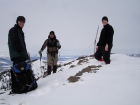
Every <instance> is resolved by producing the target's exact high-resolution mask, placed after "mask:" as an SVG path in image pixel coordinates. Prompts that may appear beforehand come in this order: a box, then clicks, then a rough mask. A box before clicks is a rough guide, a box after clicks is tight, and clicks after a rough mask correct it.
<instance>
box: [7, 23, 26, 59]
mask: <svg viewBox="0 0 140 105" xmlns="http://www.w3.org/2000/svg"><path fill="white" fill-rule="evenodd" d="M8 47H9V54H10V58H11V60H13V58H16V57H23V58H24V59H25V60H27V58H28V54H27V50H26V44H25V41H24V33H23V31H22V28H20V27H19V26H18V25H17V24H16V25H15V26H14V27H13V28H11V29H10V30H9V35H8Z"/></svg>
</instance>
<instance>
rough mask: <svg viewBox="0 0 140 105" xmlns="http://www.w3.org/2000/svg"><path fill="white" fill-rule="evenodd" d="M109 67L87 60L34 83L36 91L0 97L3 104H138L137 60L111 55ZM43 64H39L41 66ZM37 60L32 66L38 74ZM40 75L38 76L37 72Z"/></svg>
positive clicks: (139, 72)
mask: <svg viewBox="0 0 140 105" xmlns="http://www.w3.org/2000/svg"><path fill="white" fill-rule="evenodd" d="M111 61H112V62H111V64H109V65H105V64H104V63H101V62H98V61H96V60H95V59H92V58H90V57H88V62H84V63H82V65H77V62H78V60H75V61H74V62H72V64H70V65H67V66H62V67H61V68H59V69H58V71H59V72H57V73H56V74H52V75H50V76H47V77H45V78H41V79H39V80H38V88H37V89H36V90H34V91H31V92H28V93H27V94H15V95H8V93H9V92H10V91H7V92H6V93H4V94H1V95H0V104H3V105H140V58H134V57H129V56H127V55H122V54H113V55H111ZM41 65H43V63H41ZM71 65H75V67H73V68H69V67H70V66H71ZM91 65H102V67H100V68H99V70H97V72H96V73H94V72H92V73H84V74H83V75H82V76H80V80H79V81H78V82H75V83H69V82H68V80H67V79H68V78H69V77H70V76H74V75H75V74H76V73H78V72H79V71H81V70H82V69H83V68H86V67H87V66H91ZM39 68H40V61H36V62H34V64H33V69H34V72H36V71H39ZM40 74H41V73H40Z"/></svg>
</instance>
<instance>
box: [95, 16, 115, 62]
mask: <svg viewBox="0 0 140 105" xmlns="http://www.w3.org/2000/svg"><path fill="white" fill-rule="evenodd" d="M102 23H103V26H104V28H103V29H102V31H101V34H100V38H99V41H98V43H97V46H96V50H97V51H96V53H95V58H96V59H97V60H98V61H105V63H106V64H110V53H111V49H112V46H113V34H114V29H113V27H112V26H111V25H109V24H108V18H107V17H106V16H104V17H103V18H102ZM102 56H103V58H102Z"/></svg>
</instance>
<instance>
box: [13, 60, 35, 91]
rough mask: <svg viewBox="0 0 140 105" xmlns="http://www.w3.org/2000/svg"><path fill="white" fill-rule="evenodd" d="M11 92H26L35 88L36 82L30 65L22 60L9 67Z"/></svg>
mask: <svg viewBox="0 0 140 105" xmlns="http://www.w3.org/2000/svg"><path fill="white" fill-rule="evenodd" d="M11 81H12V86H11V88H12V92H11V93H18V94H20V93H26V92H29V91H31V90H34V89H36V88H37V82H36V79H35V77H34V75H33V71H32V70H31V67H30V65H29V64H28V63H27V62H22V63H19V64H16V65H14V66H13V67H12V68H11Z"/></svg>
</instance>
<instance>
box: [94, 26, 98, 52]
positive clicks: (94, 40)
mask: <svg viewBox="0 0 140 105" xmlns="http://www.w3.org/2000/svg"><path fill="white" fill-rule="evenodd" d="M98 30H99V26H98V28H97V32H96V37H95V40H94V54H95V49H96V39H97V35H98Z"/></svg>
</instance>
